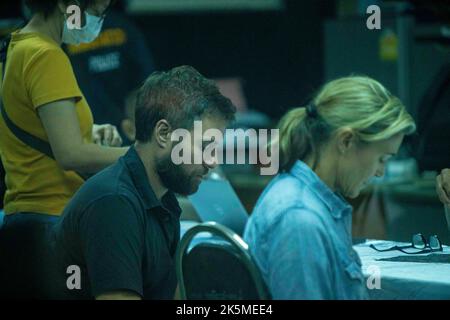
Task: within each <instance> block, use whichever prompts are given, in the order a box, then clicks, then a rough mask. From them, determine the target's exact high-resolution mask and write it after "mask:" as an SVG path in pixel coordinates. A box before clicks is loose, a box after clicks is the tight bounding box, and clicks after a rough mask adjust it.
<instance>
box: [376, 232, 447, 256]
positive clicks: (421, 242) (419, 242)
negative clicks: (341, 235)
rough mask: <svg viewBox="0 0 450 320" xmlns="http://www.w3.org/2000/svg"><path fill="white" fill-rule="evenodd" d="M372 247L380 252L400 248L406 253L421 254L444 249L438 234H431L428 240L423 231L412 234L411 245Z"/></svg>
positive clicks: (399, 249)
mask: <svg viewBox="0 0 450 320" xmlns="http://www.w3.org/2000/svg"><path fill="white" fill-rule="evenodd" d="M370 247H371V248H372V249H375V250H376V251H379V252H386V251H393V250H398V251H401V252H403V253H406V254H421V253H430V252H435V251H443V249H442V243H441V241H440V240H439V238H438V236H436V235H433V236H430V237H429V238H428V241H427V239H426V238H425V237H424V236H423V235H422V234H421V233H418V234H415V235H413V236H412V241H411V244H410V245H406V246H392V247H390V248H377V247H375V246H374V245H373V244H371V245H370ZM406 249H418V250H419V251H413V252H411V251H409V250H406Z"/></svg>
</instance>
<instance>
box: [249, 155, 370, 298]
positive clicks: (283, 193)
mask: <svg viewBox="0 0 450 320" xmlns="http://www.w3.org/2000/svg"><path fill="white" fill-rule="evenodd" d="M351 224H352V208H351V206H350V205H349V204H348V203H347V202H346V201H345V200H344V199H343V198H342V197H341V196H339V195H338V194H336V193H333V192H332V191H331V190H330V189H329V188H328V186H326V185H325V183H324V182H322V181H321V180H320V178H319V177H318V176H317V175H316V174H315V173H314V172H313V171H312V170H311V169H310V168H309V167H308V166H307V165H306V164H305V163H303V162H301V161H297V162H296V163H295V164H294V166H293V167H292V169H291V170H290V171H289V172H286V173H282V174H279V175H278V176H276V177H275V178H274V179H273V180H272V181H271V183H270V184H269V185H268V186H267V187H266V189H265V190H264V192H263V194H262V195H261V197H260V198H259V200H258V202H257V204H256V206H255V209H254V211H253V213H252V215H251V217H250V219H249V221H248V223H247V226H246V229H245V233H244V240H245V241H246V242H247V243H248V245H249V248H250V251H251V254H252V256H253V258H254V259H255V261H256V264H257V265H258V267H259V268H260V270H261V272H262V276H263V278H264V280H265V282H266V284H267V286H268V288H269V290H270V293H271V294H272V297H273V298H274V299H368V292H367V289H366V283H365V280H364V277H363V274H362V270H361V260H360V259H359V256H358V254H357V253H356V252H355V250H354V249H353V247H352V236H351Z"/></svg>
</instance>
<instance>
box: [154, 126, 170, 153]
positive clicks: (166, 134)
mask: <svg viewBox="0 0 450 320" xmlns="http://www.w3.org/2000/svg"><path fill="white" fill-rule="evenodd" d="M171 133H172V127H171V126H170V124H169V122H167V120H165V119H161V120H159V121H158V122H157V123H156V125H155V129H154V130H153V137H154V138H155V141H156V143H157V144H158V145H159V146H160V147H161V148H166V147H167V146H168V145H170V144H171V140H170V135H171Z"/></svg>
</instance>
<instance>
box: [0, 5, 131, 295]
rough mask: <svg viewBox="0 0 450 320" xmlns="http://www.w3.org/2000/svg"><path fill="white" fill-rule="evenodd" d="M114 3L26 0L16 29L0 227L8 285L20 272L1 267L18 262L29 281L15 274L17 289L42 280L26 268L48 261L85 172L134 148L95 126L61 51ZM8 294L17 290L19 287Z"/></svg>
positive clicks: (87, 34) (7, 88) (0, 151)
mask: <svg viewBox="0 0 450 320" xmlns="http://www.w3.org/2000/svg"><path fill="white" fill-rule="evenodd" d="M110 2H111V1H110V0H78V1H77V0H27V1H26V4H27V5H28V7H29V8H30V9H31V10H32V12H33V16H32V18H31V19H30V21H29V22H28V23H27V24H26V25H25V27H23V28H22V29H20V30H18V31H15V32H13V33H12V34H11V39H10V43H9V45H8V47H7V55H6V61H5V63H4V65H3V66H2V73H3V77H2V81H1V84H2V85H1V88H2V91H1V96H2V102H3V103H2V105H1V107H2V116H1V117H0V155H1V159H2V162H3V165H4V168H5V173H6V178H5V180H6V181H5V182H6V187H7V191H6V194H5V199H4V211H5V218H4V224H3V227H2V229H1V230H0V283H1V284H2V287H3V288H5V287H7V286H6V285H5V282H4V281H9V280H10V279H14V277H13V276H12V275H11V273H10V272H6V275H7V277H5V278H6V279H2V276H1V274H3V275H5V271H4V270H2V267H4V266H5V265H7V266H9V267H11V265H12V261H15V262H16V263H15V264H14V267H13V268H14V269H15V270H14V273H15V275H20V276H19V277H20V278H21V279H22V280H23V281H22V282H17V279H14V280H12V281H15V282H14V283H13V287H15V288H18V289H19V288H20V287H21V288H20V290H21V292H28V293H30V294H34V293H35V289H36V288H37V287H39V286H40V284H39V283H35V282H33V281H31V282H30V281H29V279H30V278H31V279H40V278H41V277H40V276H39V275H40V274H39V272H41V270H33V271H30V270H28V269H30V268H29V266H30V264H31V265H32V264H33V263H34V262H35V261H38V260H42V259H44V260H45V249H44V246H41V245H43V243H42V241H47V240H46V239H45V234H46V230H48V228H49V227H50V225H51V223H52V222H53V221H54V220H55V219H57V217H58V216H59V215H60V214H61V212H62V211H63V208H64V207H65V205H66V203H67V202H68V201H69V200H70V199H71V197H72V196H73V195H74V194H75V192H76V191H77V190H78V189H79V187H80V186H81V185H82V184H83V181H84V180H83V178H82V176H85V175H91V174H94V173H96V172H97V171H100V170H101V169H103V168H105V167H107V166H108V165H110V164H112V163H113V162H115V160H117V159H118V158H119V157H120V156H122V155H124V154H125V153H126V151H127V149H128V148H121V147H120V145H121V144H122V140H121V138H120V135H119V134H118V131H117V130H116V128H115V127H114V126H111V125H101V126H97V125H94V124H93V118H92V114H91V111H90V109H89V105H88V102H87V101H86V99H85V98H84V96H83V94H82V92H81V91H80V89H79V87H78V84H77V81H76V79H75V76H74V73H73V70H72V66H71V64H70V62H69V59H68V57H67V56H66V54H65V53H64V51H63V50H62V49H61V44H62V43H67V44H80V43H87V42H90V41H93V40H94V39H95V38H96V37H97V35H98V34H99V32H100V30H101V26H102V22H103V18H104V13H105V12H106V10H107V8H108V7H109V5H110ZM74 5H75V6H74ZM77 14H79V17H77V16H76V15H77ZM77 18H79V19H77ZM77 21H79V25H76V23H77ZM3 69H4V70H3ZM11 123H12V124H11ZM12 126H14V127H17V128H19V129H18V130H21V131H24V132H26V134H28V135H31V136H32V137H33V139H39V140H40V141H42V143H43V144H44V145H47V147H48V150H49V153H50V155H49V154H45V153H43V152H41V150H39V149H38V148H36V147H35V146H31V145H30V144H29V143H26V142H24V140H23V139H21V138H20V137H19V136H18V135H17V134H16V133H15V132H14V130H12ZM8 270H9V269H8ZM16 278H17V277H16ZM9 290H11V289H9ZM8 294H10V295H12V296H14V292H13V291H9V293H8Z"/></svg>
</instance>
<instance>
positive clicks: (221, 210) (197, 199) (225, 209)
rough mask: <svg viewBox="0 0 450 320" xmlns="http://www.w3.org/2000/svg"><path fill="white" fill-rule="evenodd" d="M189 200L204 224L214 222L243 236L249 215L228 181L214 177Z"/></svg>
mask: <svg viewBox="0 0 450 320" xmlns="http://www.w3.org/2000/svg"><path fill="white" fill-rule="evenodd" d="M188 198H189V200H190V201H191V204H192V206H193V207H194V209H195V210H196V211H197V214H198V216H199V218H200V219H201V221H202V222H207V221H214V222H217V223H220V224H222V225H224V226H226V227H228V228H230V229H231V230H233V231H234V232H235V233H237V234H238V235H240V236H242V235H243V233H244V229H245V224H246V223H247V220H248V214H247V211H246V210H245V208H244V206H243V205H242V203H241V201H240V200H239V198H238V196H237V195H236V192H234V189H233V187H232V186H231V184H230V183H229V182H228V181H227V180H225V179H222V178H214V177H213V176H212V177H210V178H208V179H206V180H204V181H203V182H202V183H201V184H200V187H199V189H198V191H197V192H196V193H195V194H193V195H190V196H188Z"/></svg>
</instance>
